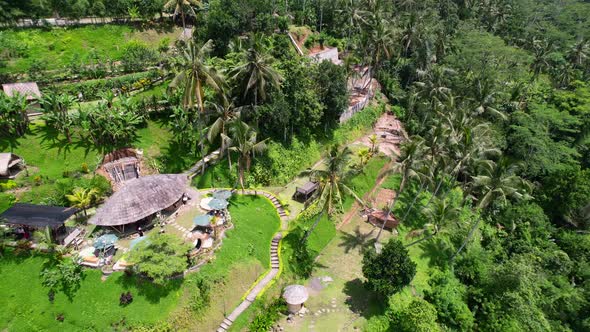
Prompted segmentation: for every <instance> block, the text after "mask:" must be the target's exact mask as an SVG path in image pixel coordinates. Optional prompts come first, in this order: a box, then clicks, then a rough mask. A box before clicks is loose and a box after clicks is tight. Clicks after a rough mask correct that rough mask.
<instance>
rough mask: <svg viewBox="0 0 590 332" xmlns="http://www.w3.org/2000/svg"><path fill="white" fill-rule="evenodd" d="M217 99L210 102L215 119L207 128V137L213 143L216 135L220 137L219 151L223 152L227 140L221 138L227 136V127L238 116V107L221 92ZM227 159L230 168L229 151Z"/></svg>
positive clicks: (225, 148)
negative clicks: (214, 101)
mask: <svg viewBox="0 0 590 332" xmlns="http://www.w3.org/2000/svg"><path fill="white" fill-rule="evenodd" d="M219 99H220V100H219V102H218V103H212V111H213V113H214V116H215V117H216V119H215V121H213V123H212V124H211V125H210V126H209V129H208V130H207V139H208V140H209V142H211V143H213V141H214V140H215V139H216V138H217V137H221V148H220V152H221V154H223V153H224V152H225V151H226V150H227V148H228V146H227V143H228V142H229V141H228V140H226V139H223V138H224V137H227V134H228V128H229V127H230V126H231V124H232V122H233V121H236V120H238V119H239V118H240V108H236V107H235V106H234V104H233V102H231V101H229V99H228V98H227V96H225V94H223V93H222V94H221V97H220V98H219ZM227 160H228V163H229V168H230V169H231V154H229V153H228V155H227Z"/></svg>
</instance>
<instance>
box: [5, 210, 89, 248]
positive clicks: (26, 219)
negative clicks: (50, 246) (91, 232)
mask: <svg viewBox="0 0 590 332" xmlns="http://www.w3.org/2000/svg"><path fill="white" fill-rule="evenodd" d="M76 212H78V210H77V209H75V208H69V207H63V206H47V205H35V204H24V203H17V204H15V205H14V206H12V207H11V208H9V209H8V210H6V211H4V213H2V214H0V220H1V222H2V223H4V224H5V225H7V226H8V227H10V228H11V229H12V230H13V236H14V237H15V239H16V240H22V239H25V240H28V239H30V238H31V235H32V233H33V232H34V231H37V230H40V231H46V230H49V234H50V235H51V240H52V241H53V242H54V243H57V244H63V241H64V239H65V238H66V237H67V236H68V234H69V233H70V231H71V230H73V228H71V229H69V228H67V227H66V226H65V225H64V224H65V222H66V221H67V220H68V219H69V218H70V217H72V216H73V215H74V214H76Z"/></svg>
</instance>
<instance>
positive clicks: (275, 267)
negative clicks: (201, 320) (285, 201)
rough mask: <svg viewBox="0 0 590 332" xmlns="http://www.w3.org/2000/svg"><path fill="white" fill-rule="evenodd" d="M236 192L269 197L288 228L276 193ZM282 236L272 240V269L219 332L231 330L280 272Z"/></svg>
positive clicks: (228, 317) (282, 223) (224, 320)
mask: <svg viewBox="0 0 590 332" xmlns="http://www.w3.org/2000/svg"><path fill="white" fill-rule="evenodd" d="M215 190H217V189H206V190H201V192H203V193H212V192H213V191H215ZM235 192H236V193H238V194H242V195H256V196H264V197H266V198H268V199H269V200H270V202H271V203H272V205H273V206H274V207H275V209H276V210H277V213H278V215H279V217H280V219H281V228H282V229H286V223H285V222H286V221H287V218H288V216H287V213H286V212H285V209H284V208H283V206H282V205H281V202H280V201H279V199H278V198H277V197H276V196H275V195H273V194H271V193H268V192H265V191H260V190H250V189H248V190H244V191H243V192H242V191H238V190H236V191H235ZM282 238H283V235H282V234H281V232H279V233H277V234H275V236H274V237H273V238H272V240H271V242H270V271H268V273H267V274H266V275H265V276H264V278H262V279H260V280H259V281H258V282H257V283H256V285H254V286H253V287H252V289H250V291H249V293H248V294H247V295H246V297H245V298H244V300H243V301H242V303H240V304H239V305H238V306H237V307H236V308H235V309H234V310H233V311H232V312H231V313H230V314H229V315H228V316H227V317H225V318H224V319H223V322H221V324H219V328H218V329H217V332H226V331H227V330H229V328H230V326H231V325H232V324H233V323H234V322H235V320H236V319H237V318H238V317H239V316H240V315H241V314H242V312H244V311H245V310H246V309H248V307H249V306H250V305H251V304H252V302H254V301H255V300H256V297H257V296H258V295H259V294H260V293H261V292H262V291H263V290H264V289H265V288H266V286H267V285H268V284H269V283H270V282H271V281H272V280H273V279H274V278H275V277H276V276H277V275H278V274H279V271H280V269H281V261H280V259H279V252H278V248H279V243H280V242H281V239H282Z"/></svg>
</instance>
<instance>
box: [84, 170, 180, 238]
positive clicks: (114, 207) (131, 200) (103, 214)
mask: <svg viewBox="0 0 590 332" xmlns="http://www.w3.org/2000/svg"><path fill="white" fill-rule="evenodd" d="M187 186H188V177H187V176H186V175H184V174H159V175H149V176H145V177H141V178H138V179H134V180H129V181H127V182H126V183H125V184H124V185H123V186H122V187H121V189H120V190H119V191H117V192H115V193H114V194H113V195H112V196H111V197H109V199H108V200H107V201H106V202H105V203H104V204H103V205H102V206H101V207H100V208H98V210H97V211H96V214H95V215H94V216H93V217H92V218H90V220H89V223H91V224H94V225H97V226H107V227H113V228H115V229H116V230H117V231H121V232H124V231H125V226H126V225H130V224H134V225H133V226H134V228H137V227H140V226H144V227H145V225H146V224H147V225H148V226H149V224H150V223H151V221H152V220H153V218H154V216H155V215H156V214H157V213H160V212H162V211H172V210H174V209H176V208H177V207H178V206H180V205H181V204H182V198H183V196H184V195H185V192H186V189H187Z"/></svg>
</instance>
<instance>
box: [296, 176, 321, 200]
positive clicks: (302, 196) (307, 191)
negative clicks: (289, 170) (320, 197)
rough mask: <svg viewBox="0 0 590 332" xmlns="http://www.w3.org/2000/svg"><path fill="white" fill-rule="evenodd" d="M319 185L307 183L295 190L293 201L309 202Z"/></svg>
mask: <svg viewBox="0 0 590 332" xmlns="http://www.w3.org/2000/svg"><path fill="white" fill-rule="evenodd" d="M318 188H319V184H318V183H317V182H311V181H309V182H307V183H306V184H304V185H303V186H301V187H297V188H295V194H293V199H294V200H296V201H300V202H305V201H307V200H308V199H309V198H310V197H311V196H313V194H314V193H315V192H316V190H318Z"/></svg>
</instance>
